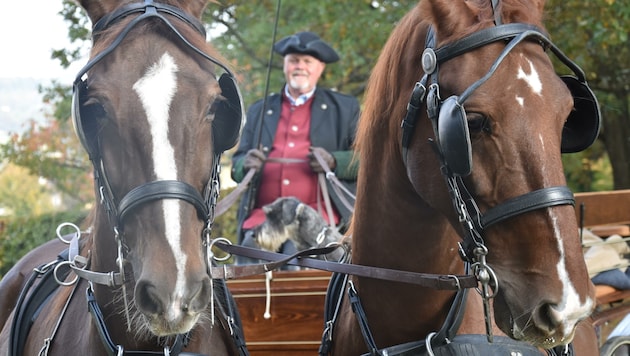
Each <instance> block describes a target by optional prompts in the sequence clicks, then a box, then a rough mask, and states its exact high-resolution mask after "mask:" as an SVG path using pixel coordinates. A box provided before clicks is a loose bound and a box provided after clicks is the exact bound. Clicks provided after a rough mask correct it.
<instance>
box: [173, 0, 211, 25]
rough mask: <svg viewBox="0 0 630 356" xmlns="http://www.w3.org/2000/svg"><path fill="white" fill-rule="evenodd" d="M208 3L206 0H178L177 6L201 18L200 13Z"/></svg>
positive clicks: (201, 13)
mask: <svg viewBox="0 0 630 356" xmlns="http://www.w3.org/2000/svg"><path fill="white" fill-rule="evenodd" d="M206 5H208V0H196V1H179V6H180V7H181V8H182V9H183V10H184V11H186V12H187V13H189V14H191V15H193V16H194V17H196V18H198V19H200V20H201V15H203V11H204V10H205V9H206Z"/></svg>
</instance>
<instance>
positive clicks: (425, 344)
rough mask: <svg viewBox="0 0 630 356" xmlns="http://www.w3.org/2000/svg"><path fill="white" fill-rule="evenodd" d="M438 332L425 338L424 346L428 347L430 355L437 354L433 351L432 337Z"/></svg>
mask: <svg viewBox="0 0 630 356" xmlns="http://www.w3.org/2000/svg"><path fill="white" fill-rule="evenodd" d="M436 334H437V333H436V332H435V331H434V332H432V333H430V334H429V335H427V338H426V339H424V346H425V347H426V348H427V353H428V354H429V356H435V354H434V353H433V348H432V347H431V339H433V337H435V335H436Z"/></svg>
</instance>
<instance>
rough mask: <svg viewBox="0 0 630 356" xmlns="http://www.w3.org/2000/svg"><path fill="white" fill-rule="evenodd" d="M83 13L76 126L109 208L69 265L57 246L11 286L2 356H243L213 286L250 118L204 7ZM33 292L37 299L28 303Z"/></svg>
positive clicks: (221, 295) (12, 275)
mask: <svg viewBox="0 0 630 356" xmlns="http://www.w3.org/2000/svg"><path fill="white" fill-rule="evenodd" d="M81 6H82V7H83V8H84V9H85V10H86V11H87V14H88V15H89V17H90V19H91V21H92V23H93V24H94V27H93V48H92V53H91V56H90V60H89V62H88V64H87V65H86V66H85V67H84V69H83V70H81V72H80V73H79V74H78V76H77V80H76V81H75V84H74V99H73V101H74V103H73V106H74V107H73V120H74V123H75V126H76V129H77V134H78V135H79V138H80V139H81V142H82V144H83V146H84V147H85V149H86V150H87V152H88V154H89V156H90V160H91V161H92V163H93V166H94V175H95V188H96V189H95V190H96V199H97V202H98V203H97V204H96V206H95V209H94V211H93V212H92V215H91V218H90V220H89V221H88V224H87V226H89V228H88V229H87V230H86V231H84V232H83V233H81V234H73V235H72V236H74V238H73V239H71V241H72V242H70V248H69V249H68V252H67V253H64V252H62V250H64V248H65V246H64V245H63V244H62V243H61V242H58V241H54V242H50V243H48V244H46V245H44V246H42V247H40V248H38V249H36V250H35V251H32V252H31V253H29V254H28V255H27V256H26V257H25V258H24V259H23V260H21V261H20V262H19V263H18V264H17V265H16V266H15V268H14V270H13V271H11V272H9V273H8V274H7V276H6V278H5V279H4V280H3V281H2V284H1V285H0V289H1V290H2V295H1V297H2V300H3V301H2V306H3V311H2V314H1V315H2V323H3V324H4V328H3V330H2V334H0V353H1V354H3V355H6V354H7V353H9V354H10V355H22V354H24V355H37V354H38V353H39V354H50V355H68V354H74V355H111V354H142V355H149V354H153V355H156V354H180V353H181V354H188V355H192V354H195V355H198V354H211V355H238V354H239V353H240V354H243V353H246V349H245V348H244V346H243V343H242V341H243V340H242V335H241V334H240V332H239V323H238V322H239V318H238V313H237V312H236V310H234V305H233V302H232V300H231V296H230V295H229V293H228V292H227V290H226V288H225V286H224V285H223V283H221V281H216V280H215V281H213V279H212V278H211V276H210V275H209V271H210V264H211V260H212V253H211V241H210V229H211V227H212V221H213V209H214V206H215V202H216V199H217V194H218V162H219V157H220V155H221V153H222V152H223V151H224V150H226V149H228V148H230V147H232V146H233V145H234V144H235V142H236V140H237V138H238V135H239V130H240V125H241V121H242V115H241V112H242V111H241V100H240V94H239V93H238V90H237V88H236V85H235V82H234V78H233V75H232V72H231V71H230V70H229V68H227V67H226V66H225V65H223V64H222V63H223V60H222V59H221V57H220V56H219V55H218V54H217V53H216V51H215V50H214V49H213V48H212V47H211V46H210V45H208V44H207V43H206V39H205V31H204V27H203V25H202V24H201V22H200V20H199V19H200V17H201V15H202V13H203V11H204V9H205V7H206V1H205V0H204V1H187V2H180V1H164V2H160V3H153V1H150V0H147V1H142V2H130V1H116V0H83V1H81ZM219 70H220V72H224V74H223V75H222V76H221V77H220V78H219V77H218V74H217V73H220V72H219ZM58 254H61V255H62V257H60V258H59V260H60V262H57V263H51V264H50V265H46V264H47V263H48V262H51V261H53V262H54V261H55V260H56V259H57V257H56V256H57V255H58ZM38 266H40V267H38ZM50 266H52V267H55V268H54V269H52V268H51V267H50ZM35 267H38V269H37V270H38V271H40V272H42V273H40V274H36V275H37V276H38V278H37V280H35V282H34V283H31V281H30V280H29V277H28V276H29V275H31V271H33V269H34V268H35ZM50 271H52V272H50ZM45 272H50V273H45ZM49 274H52V275H53V277H54V278H46V277H45V275H49ZM55 278H56V279H58V280H61V281H65V284H67V286H62V287H59V286H58V285H57V282H56V281H55ZM40 280H41V281H40ZM50 281H52V283H50ZM23 285H26V286H32V288H31V289H30V290H29V292H28V294H22V295H19V296H18V291H19V290H20V287H21V286H23ZM42 286H44V287H42ZM46 286H47V287H46ZM47 288H48V290H45V289H47ZM42 290H45V291H43V292H42ZM88 310H89V311H88ZM9 313H11V314H10V315H9ZM31 319H32V320H33V321H32V325H31Z"/></svg>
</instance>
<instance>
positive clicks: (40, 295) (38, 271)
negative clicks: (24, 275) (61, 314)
mask: <svg viewBox="0 0 630 356" xmlns="http://www.w3.org/2000/svg"><path fill="white" fill-rule="evenodd" d="M67 259H68V250H64V251H63V252H61V253H60V254H59V256H58V257H57V259H56V260H55V261H52V262H50V263H47V264H44V265H41V266H39V267H38V268H35V269H33V273H31V275H30V277H29V279H28V280H27V282H26V283H25V285H24V287H23V288H22V291H21V292H20V296H19V297H18V301H17V303H16V306H15V313H14V316H13V321H12V322H11V344H10V350H11V353H10V355H12V356H19V355H22V354H23V353H24V345H25V343H26V337H27V336H28V334H29V331H30V330H31V326H32V325H33V322H35V320H36V319H37V317H38V316H39V313H40V312H41V311H42V308H43V306H44V305H46V301H47V300H48V298H49V297H50V295H52V294H53V293H54V292H55V290H57V288H58V287H59V284H58V283H57V281H56V280H55V276H54V275H55V273H57V277H58V278H59V279H60V280H62V279H65V278H66V277H67V276H68V274H69V273H70V268H68V265H67V264H63V265H61V266H59V268H58V269H55V267H56V266H58V265H59V264H60V263H61V262H64V261H67ZM55 271H56V272H55ZM37 279H40V280H41V282H40V283H39V284H37V285H36V286H35V287H34V288H35V289H33V291H32V293H30V294H29V292H30V291H31V288H32V287H33V285H34V284H35V281H36V280H37Z"/></svg>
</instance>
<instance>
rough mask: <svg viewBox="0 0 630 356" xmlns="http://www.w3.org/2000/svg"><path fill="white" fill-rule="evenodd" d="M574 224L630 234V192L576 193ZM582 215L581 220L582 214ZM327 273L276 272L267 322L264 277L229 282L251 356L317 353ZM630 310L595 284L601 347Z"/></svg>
mask: <svg viewBox="0 0 630 356" xmlns="http://www.w3.org/2000/svg"><path fill="white" fill-rule="evenodd" d="M575 199H576V205H575V208H576V209H575V210H576V214H577V217H578V221H580V220H582V222H583V224H584V227H587V228H590V229H592V231H593V232H594V233H595V234H597V235H599V236H602V237H607V236H610V235H613V234H619V235H621V236H626V237H627V236H630V190H617V191H604V192H590V193H577V194H575ZM581 214H583V217H582V216H581ZM330 275H331V274H330V272H325V271H319V270H301V271H275V272H273V273H272V278H271V280H270V281H269V287H270V292H271V299H270V307H269V312H270V317H269V318H268V319H267V318H265V306H266V300H267V297H266V293H267V289H266V283H267V281H266V276H265V275H256V276H252V277H249V278H242V279H236V280H231V281H229V282H228V286H229V288H230V290H231V291H232V293H233V295H234V297H235V299H236V303H237V305H238V307H239V310H240V313H241V317H242V319H243V327H244V331H245V338H246V341H247V346H248V349H249V351H250V352H251V355H252V356H267V355H316V354H317V350H318V348H319V344H320V342H321V336H322V332H323V330H324V301H325V296H326V289H327V287H328V281H329V280H330ZM629 312H630V290H625V291H622V290H616V289H614V288H612V287H608V286H597V308H596V310H595V312H594V313H593V327H594V328H596V330H597V332H598V336H599V337H600V344H603V343H604V341H605V338H606V336H607V334H608V333H609V332H610V330H611V329H612V327H614V326H615V325H616V323H617V322H618V321H619V320H621V319H622V318H623V317H624V316H625V315H627V314H628V313H629Z"/></svg>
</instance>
